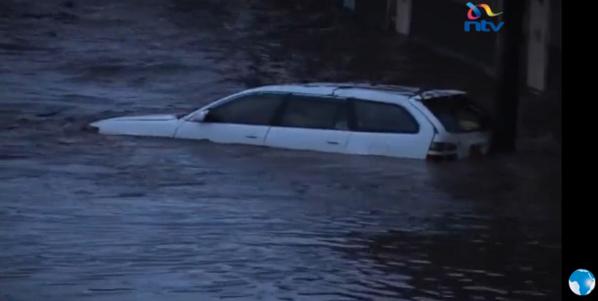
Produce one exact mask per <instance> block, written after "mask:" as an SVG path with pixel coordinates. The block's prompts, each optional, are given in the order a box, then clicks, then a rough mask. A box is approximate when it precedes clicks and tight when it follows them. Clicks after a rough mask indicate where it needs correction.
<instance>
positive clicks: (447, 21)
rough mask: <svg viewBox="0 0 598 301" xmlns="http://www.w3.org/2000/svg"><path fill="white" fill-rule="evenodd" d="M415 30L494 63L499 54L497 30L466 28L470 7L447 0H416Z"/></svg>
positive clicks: (473, 57) (419, 35)
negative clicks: (467, 30) (472, 29)
mask: <svg viewBox="0 0 598 301" xmlns="http://www.w3.org/2000/svg"><path fill="white" fill-rule="evenodd" d="M412 3H413V4H412V5H413V6H412V13H413V15H412V20H411V34H412V35H413V36H414V37H417V38H422V39H425V40H429V41H431V42H433V43H434V44H437V45H438V47H445V48H447V50H451V51H457V52H460V53H462V54H463V55H465V56H467V57H469V58H471V59H474V60H476V61H480V62H481V63H484V64H489V65H492V64H493V63H494V58H495V50H496V39H497V34H496V33H494V32H465V31H464V29H463V26H464V22H465V21H466V20H467V7H466V6H465V4H463V3H458V2H454V1H447V0H413V2H412Z"/></svg>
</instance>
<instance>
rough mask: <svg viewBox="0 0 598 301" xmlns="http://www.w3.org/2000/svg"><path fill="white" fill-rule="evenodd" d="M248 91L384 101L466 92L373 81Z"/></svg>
mask: <svg viewBox="0 0 598 301" xmlns="http://www.w3.org/2000/svg"><path fill="white" fill-rule="evenodd" d="M247 92H288V93H297V94H307V95H314V96H339V97H343V98H358V99H365V100H374V101H383V102H391V103H396V102H403V101H406V100H408V99H410V98H412V97H414V96H420V97H421V99H428V98H434V97H442V96H450V95H457V94H465V92H463V91H460V90H443V89H424V88H417V87H410V86H401V85H389V84H372V83H329V82H315V83H302V84H282V85H268V86H262V87H257V88H253V89H250V90H247Z"/></svg>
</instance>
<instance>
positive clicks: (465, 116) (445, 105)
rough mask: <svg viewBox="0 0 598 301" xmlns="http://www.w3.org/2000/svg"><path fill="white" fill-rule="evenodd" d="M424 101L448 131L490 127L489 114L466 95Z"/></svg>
mask: <svg viewBox="0 0 598 301" xmlns="http://www.w3.org/2000/svg"><path fill="white" fill-rule="evenodd" d="M422 103H423V104H424V105H425V106H426V107H427V108H428V110H430V111H431V112H432V114H434V116H436V118H438V120H439V121H440V122H441V123H442V125H443V126H444V128H445V129H446V131H448V132H451V133H465V132H475V131H483V130H486V129H487V127H488V119H487V115H486V114H485V113H484V112H483V111H482V110H481V109H480V108H479V107H477V106H476V105H475V104H474V103H473V102H472V101H471V100H470V99H469V98H467V96H465V95H452V96H445V97H434V98H430V99H426V100H423V101H422Z"/></svg>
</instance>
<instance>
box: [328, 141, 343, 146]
mask: <svg viewBox="0 0 598 301" xmlns="http://www.w3.org/2000/svg"><path fill="white" fill-rule="evenodd" d="M326 143H328V144H332V145H339V144H340V143H338V142H336V141H326Z"/></svg>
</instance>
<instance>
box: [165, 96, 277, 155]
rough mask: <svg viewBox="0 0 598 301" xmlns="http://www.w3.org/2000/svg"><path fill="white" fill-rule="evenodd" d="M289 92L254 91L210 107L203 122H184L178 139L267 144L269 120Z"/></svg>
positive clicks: (178, 133) (177, 134) (270, 120)
mask: <svg viewBox="0 0 598 301" xmlns="http://www.w3.org/2000/svg"><path fill="white" fill-rule="evenodd" d="M285 97H286V94H277V93H251V94H245V95H241V96H239V97H236V98H234V99H232V100H230V101H227V102H225V103H223V104H220V105H218V106H216V107H214V108H210V109H209V112H208V114H207V115H206V117H205V120H203V121H202V122H194V121H188V120H186V121H184V122H183V123H182V124H181V126H180V127H179V128H178V130H177V133H176V134H175V137H176V138H186V139H207V140H210V141H213V142H218V143H239V144H251V145H264V141H265V139H266V134H267V133H268V129H269V128H270V123H271V122H272V120H273V119H274V116H275V115H276V112H277V110H278V109H279V108H280V106H281V105H282V103H283V99H284V98H285Z"/></svg>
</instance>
